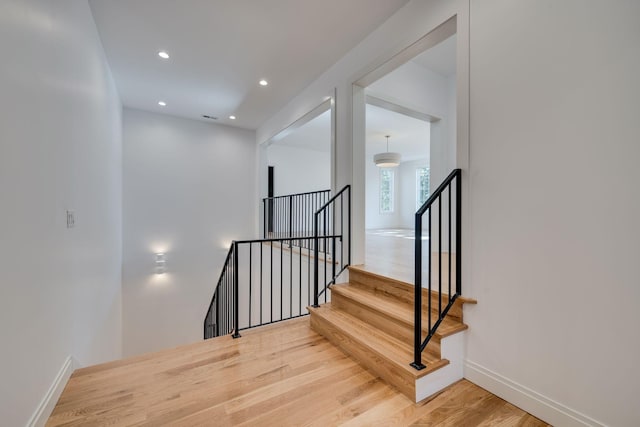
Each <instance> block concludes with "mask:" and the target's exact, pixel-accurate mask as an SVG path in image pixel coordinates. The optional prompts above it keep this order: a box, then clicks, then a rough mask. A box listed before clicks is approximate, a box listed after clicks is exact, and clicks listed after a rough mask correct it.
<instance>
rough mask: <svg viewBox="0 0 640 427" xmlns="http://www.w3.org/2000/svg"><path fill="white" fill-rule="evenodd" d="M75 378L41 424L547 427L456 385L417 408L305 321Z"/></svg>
mask: <svg viewBox="0 0 640 427" xmlns="http://www.w3.org/2000/svg"><path fill="white" fill-rule="evenodd" d="M242 335H243V336H242V338H239V339H236V340H234V339H232V338H231V337H229V336H226V337H221V338H215V339H211V340H208V341H203V342H198V343H195V344H191V345H187V346H182V347H178V348H174V349H169V350H164V351H161V352H157V353H150V354H145V355H141V356H137V357H133V358H129V359H123V360H119V361H115V362H110V363H106V364H103V365H96V366H91V367H88V368H83V369H79V370H77V371H76V372H74V374H73V376H72V377H71V379H70V381H69V383H68V384H67V386H66V388H65V390H64V392H63V393H62V396H61V397H60V399H59V401H58V403H57V405H56V407H55V409H54V411H53V414H52V415H51V418H50V419H49V421H48V423H47V426H81V425H89V426H103V425H113V426H158V425H173V426H230V425H246V426H249V425H250V426H298V425H306V426H333V425H346V426H362V425H377V426H408V425H412V426H436V425H437V426H497V425H500V426H516V425H517V426H544V425H547V424H545V423H543V422H541V421H540V420H538V419H536V418H534V417H532V416H531V415H529V414H527V413H525V412H523V411H521V410H520V409H518V408H516V407H514V406H513V405H511V404H509V403H507V402H505V401H503V400H502V399H499V398H498V397H496V396H494V395H492V394H490V393H488V392H487V391H485V390H483V389H481V388H479V387H477V386H475V385H473V384H471V383H470V382H467V381H465V380H463V381H460V382H458V383H456V384H454V385H453V386H451V387H449V388H448V389H446V390H445V391H443V392H442V393H440V394H439V395H437V396H435V397H434V398H432V399H431V400H429V401H423V402H421V403H419V404H414V403H413V402H412V401H411V400H409V399H408V398H407V397H405V396H404V395H402V394H401V393H400V392H399V391H396V390H395V389H393V388H392V387H390V386H388V385H387V384H386V383H384V382H383V381H382V380H380V379H379V378H376V377H375V376H374V375H372V374H371V373H369V372H368V371H366V370H365V369H364V368H362V367H360V366H359V365H358V364H357V363H355V362H354V361H353V360H351V359H350V358H348V357H347V356H346V355H344V354H343V353H342V352H340V351H339V350H338V349H337V348H336V347H334V346H333V345H332V344H331V343H329V342H328V341H327V340H325V339H324V338H323V337H321V336H320V335H318V334H316V333H315V332H313V331H312V330H311V329H310V327H309V318H308V317H304V318H301V319H296V320H290V321H286V322H282V323H279V324H275V325H271V326H266V327H262V328H257V329H253V330H249V331H244V332H243V334H242Z"/></svg>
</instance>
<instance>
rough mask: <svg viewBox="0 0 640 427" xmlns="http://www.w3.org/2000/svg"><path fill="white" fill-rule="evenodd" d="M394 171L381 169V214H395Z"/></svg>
mask: <svg viewBox="0 0 640 427" xmlns="http://www.w3.org/2000/svg"><path fill="white" fill-rule="evenodd" d="M393 178H394V171H393V169H380V213H393Z"/></svg>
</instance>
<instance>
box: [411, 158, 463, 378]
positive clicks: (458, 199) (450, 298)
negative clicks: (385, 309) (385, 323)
mask: <svg viewBox="0 0 640 427" xmlns="http://www.w3.org/2000/svg"><path fill="white" fill-rule="evenodd" d="M460 177H461V170H460V169H454V170H453V172H451V173H450V174H449V176H447V178H446V179H445V180H444V181H443V182H442V184H440V185H439V186H438V188H437V189H436V190H435V191H434V192H433V193H432V194H431V196H429V198H428V199H427V200H426V201H425V202H424V204H423V205H422V206H421V207H420V209H418V211H417V212H416V215H415V239H416V240H415V276H414V277H415V284H414V291H415V297H414V310H415V317H414V342H413V346H414V347H413V348H414V351H413V355H414V360H413V362H411V366H413V367H414V368H415V369H417V370H421V369H424V368H425V365H423V364H422V352H423V351H424V349H425V348H426V347H427V344H428V343H429V341H430V340H431V338H432V337H433V336H434V334H435V333H436V330H437V329H438V327H439V326H440V323H442V321H443V320H444V318H445V317H446V315H447V313H448V312H449V309H451V307H452V306H453V304H454V303H455V301H456V299H457V298H458V297H459V296H460V295H461V294H462V282H461V262H460V261H461V259H462V258H461V246H462V245H461V243H462V236H461V228H462V210H461V204H462V189H461V178H460ZM454 182H455V215H456V216H455V250H456V252H455V259H456V266H455V268H456V270H455V271H456V277H455V281H456V289H455V294H454V295H451V253H452V245H451V243H452V236H451V234H452V224H451V211H452V209H453V206H452V202H451V193H452V191H453V187H454ZM445 192H446V194H447V195H448V204H447V214H448V223H447V224H448V227H447V231H448V250H449V255H448V285H449V292H448V294H447V304H446V306H445V307H444V308H443V307H442V298H443V295H444V294H443V293H442V254H443V252H442V228H443V226H442V205H443V203H442V195H443V194H445ZM436 202H437V206H438V212H437V215H438V227H437V229H438V292H437V295H438V316H437V319H436V321H435V322H434V323H433V324H432V321H431V320H432V319H431V309H432V299H433V298H432V286H431V281H432V280H431V257H432V253H431V242H432V239H431V238H432V229H433V227H432V210H433V205H434V204H436ZM425 213H427V217H428V220H427V221H428V223H429V227H428V229H427V230H428V231H427V233H428V257H429V258H428V269H427V271H428V273H427V275H428V278H427V282H428V287H427V288H428V295H429V296H428V301H427V313H428V333H427V336H426V338H425V339H424V340H423V339H422V217H423V215H424V214H425Z"/></svg>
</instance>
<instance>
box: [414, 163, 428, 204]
mask: <svg viewBox="0 0 640 427" xmlns="http://www.w3.org/2000/svg"><path fill="white" fill-rule="evenodd" d="M428 198H429V168H427V167H422V168H417V169H416V210H417V209H419V208H420V206H422V204H423V203H424V202H426V201H427V199H428Z"/></svg>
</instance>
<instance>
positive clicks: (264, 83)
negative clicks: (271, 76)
mask: <svg viewBox="0 0 640 427" xmlns="http://www.w3.org/2000/svg"><path fill="white" fill-rule="evenodd" d="M258 83H260V86H266V85H268V84H269V82H268V81H266V80H265V79H262V80H260V81H259V82H258Z"/></svg>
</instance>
